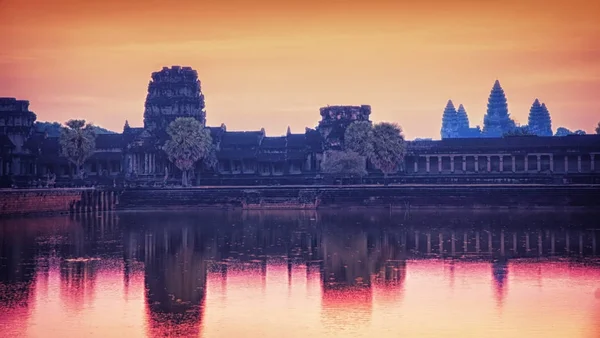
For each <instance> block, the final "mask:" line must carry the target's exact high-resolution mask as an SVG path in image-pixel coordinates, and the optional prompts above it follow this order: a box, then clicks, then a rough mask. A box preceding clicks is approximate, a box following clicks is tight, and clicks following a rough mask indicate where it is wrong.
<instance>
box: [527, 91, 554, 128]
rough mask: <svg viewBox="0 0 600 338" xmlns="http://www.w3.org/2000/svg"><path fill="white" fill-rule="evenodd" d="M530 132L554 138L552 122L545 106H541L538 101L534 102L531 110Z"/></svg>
mask: <svg viewBox="0 0 600 338" xmlns="http://www.w3.org/2000/svg"><path fill="white" fill-rule="evenodd" d="M528 126H529V130H530V131H531V132H532V133H533V134H535V135H538V136H552V121H551V119H550V113H549V112H548V109H547V108H546V105H545V104H540V101H539V100H538V99H535V101H533V105H532V106H531V109H530V110H529V120H528Z"/></svg>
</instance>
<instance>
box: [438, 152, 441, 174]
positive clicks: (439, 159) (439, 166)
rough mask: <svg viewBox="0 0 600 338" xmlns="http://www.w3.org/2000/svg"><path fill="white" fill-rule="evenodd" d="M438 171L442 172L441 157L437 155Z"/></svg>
mask: <svg viewBox="0 0 600 338" xmlns="http://www.w3.org/2000/svg"><path fill="white" fill-rule="evenodd" d="M437 158H438V173H439V174H441V173H442V157H441V156H438V157H437Z"/></svg>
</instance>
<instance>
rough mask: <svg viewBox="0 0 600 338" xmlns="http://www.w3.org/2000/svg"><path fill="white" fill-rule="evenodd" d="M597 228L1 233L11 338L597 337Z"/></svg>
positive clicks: (1, 311)
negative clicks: (165, 337) (163, 337)
mask: <svg viewBox="0 0 600 338" xmlns="http://www.w3.org/2000/svg"><path fill="white" fill-rule="evenodd" d="M599 220H600V218H599V217H598V214H590V213H576V214H568V213H547V212H546V213H540V212H536V213H533V212H531V213H523V212H520V213H509V212H479V213H453V212H443V213H437V214H436V213H423V212H419V213H411V214H404V213H389V212H373V213H367V212H351V211H339V212H318V213H316V212H292V211H286V212H277V211H268V212H265V211H263V212H201V213H182V212H169V213H166V212H165V213H160V212H145V213H132V212H129V213H117V214H115V213H106V214H100V215H93V216H92V215H90V216H82V217H80V218H79V217H77V218H72V217H47V218H27V219H11V220H0V336H2V337H61V338H62V337H122V338H134V337H160V336H174V337H200V336H202V337H261V338H266V337H277V338H279V337H314V338H317V337H461V338H464V337H478V338H479V337H529V338H537V337H539V338H542V337H543V338H547V337H565V338H577V337H589V338H592V337H600V261H599V259H598V255H599V253H600V248H598V245H599V244H600V243H599V242H600V229H599V228H600V224H599Z"/></svg>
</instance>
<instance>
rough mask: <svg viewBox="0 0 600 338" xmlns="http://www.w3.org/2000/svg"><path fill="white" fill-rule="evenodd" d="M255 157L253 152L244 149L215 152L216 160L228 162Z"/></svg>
mask: <svg viewBox="0 0 600 338" xmlns="http://www.w3.org/2000/svg"><path fill="white" fill-rule="evenodd" d="M255 157H256V152H255V151H249V150H246V149H221V150H219V151H218V152H217V158H222V159H229V160H241V159H247V158H255Z"/></svg>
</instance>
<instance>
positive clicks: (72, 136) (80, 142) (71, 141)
mask: <svg viewBox="0 0 600 338" xmlns="http://www.w3.org/2000/svg"><path fill="white" fill-rule="evenodd" d="M59 142H60V149H61V155H62V156H64V157H66V158H67V159H68V160H69V161H70V162H71V163H73V164H74V165H75V168H76V170H77V172H76V177H78V178H82V174H83V170H82V167H83V164H84V163H85V161H86V160H87V159H88V158H89V157H90V156H92V154H93V153H94V149H95V148H96V133H95V132H94V126H93V125H92V124H90V123H88V124H86V123H85V120H69V121H67V122H66V123H65V126H64V127H62V128H61V130H60V139H59Z"/></svg>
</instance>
